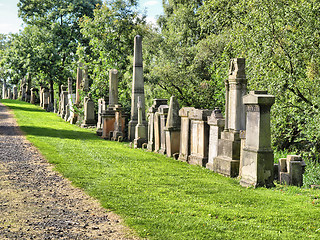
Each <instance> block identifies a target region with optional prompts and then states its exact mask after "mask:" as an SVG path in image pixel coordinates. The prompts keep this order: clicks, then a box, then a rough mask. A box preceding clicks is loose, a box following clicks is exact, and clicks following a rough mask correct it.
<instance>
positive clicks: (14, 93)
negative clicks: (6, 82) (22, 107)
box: [13, 86, 18, 99]
mask: <svg viewBox="0 0 320 240" xmlns="http://www.w3.org/2000/svg"><path fill="white" fill-rule="evenodd" d="M13 99H18V88H17V87H16V86H14V87H13Z"/></svg>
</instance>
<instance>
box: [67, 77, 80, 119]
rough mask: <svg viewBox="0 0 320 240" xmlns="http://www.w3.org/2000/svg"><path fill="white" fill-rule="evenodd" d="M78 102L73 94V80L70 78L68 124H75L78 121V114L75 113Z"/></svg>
mask: <svg viewBox="0 0 320 240" xmlns="http://www.w3.org/2000/svg"><path fill="white" fill-rule="evenodd" d="M75 102H76V94H74V93H73V89H72V78H70V77H69V78H68V115H69V116H68V118H67V119H66V121H67V122H70V123H71V124H75V123H76V121H77V119H78V114H77V113H76V112H75V109H74V104H75Z"/></svg>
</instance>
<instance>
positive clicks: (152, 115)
mask: <svg viewBox="0 0 320 240" xmlns="http://www.w3.org/2000/svg"><path fill="white" fill-rule="evenodd" d="M167 102H168V100H167V99H154V100H153V105H152V106H151V107H150V108H149V111H148V117H149V119H148V145H147V149H148V150H149V151H154V150H155V141H154V139H155V128H154V126H155V113H156V112H157V110H158V108H159V106H160V105H166V104H167ZM158 150H159V149H158Z"/></svg>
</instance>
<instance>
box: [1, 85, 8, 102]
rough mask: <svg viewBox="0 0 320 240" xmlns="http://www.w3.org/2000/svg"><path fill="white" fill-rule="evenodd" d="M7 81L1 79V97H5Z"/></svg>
mask: <svg viewBox="0 0 320 240" xmlns="http://www.w3.org/2000/svg"><path fill="white" fill-rule="evenodd" d="M7 94H8V92H7V83H6V81H5V80H3V84H2V98H3V99H6V98H7Z"/></svg>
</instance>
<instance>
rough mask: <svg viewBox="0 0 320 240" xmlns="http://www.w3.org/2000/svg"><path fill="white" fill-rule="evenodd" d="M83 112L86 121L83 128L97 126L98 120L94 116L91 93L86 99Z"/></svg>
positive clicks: (82, 125)
mask: <svg viewBox="0 0 320 240" xmlns="http://www.w3.org/2000/svg"><path fill="white" fill-rule="evenodd" d="M83 110H84V119H83V122H82V124H81V127H90V126H95V125H96V120H95V114H94V102H93V101H92V99H91V93H89V95H88V97H85V98H84V104H83Z"/></svg>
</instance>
